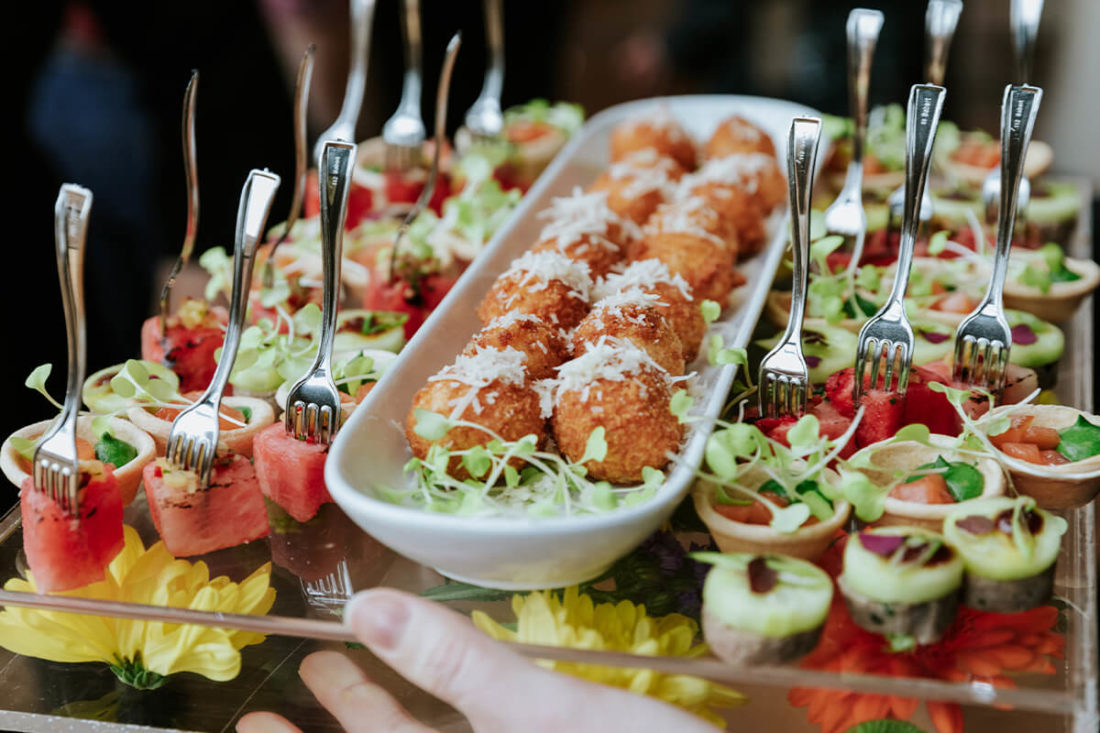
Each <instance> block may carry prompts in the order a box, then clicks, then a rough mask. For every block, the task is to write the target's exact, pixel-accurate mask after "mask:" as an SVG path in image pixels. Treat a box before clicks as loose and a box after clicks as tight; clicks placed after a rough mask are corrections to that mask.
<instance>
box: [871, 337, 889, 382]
mask: <svg viewBox="0 0 1100 733" xmlns="http://www.w3.org/2000/svg"><path fill="white" fill-rule="evenodd" d="M886 343H887V342H885V341H876V342H875V345H874V346H872V347H871V382H870V385H869V386H870V388H871V389H872V390H875V389H878V370H879V367H880V366H882V355H883V353H884V352H885V351H886Z"/></svg>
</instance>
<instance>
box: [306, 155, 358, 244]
mask: <svg viewBox="0 0 1100 733" xmlns="http://www.w3.org/2000/svg"><path fill="white" fill-rule="evenodd" d="M304 203H305V215H306V218H307V219H311V218H313V217H315V216H320V214H321V189H320V187H319V186H318V185H317V169H316V168H313V169H311V170H310V171H309V173H308V174H307V176H306V194H305V202H304ZM373 213H374V192H373V191H372V190H371V189H370V188H368V187H367V186H363V185H360V184H358V183H352V184H351V188H349V189H348V213H347V217H346V218H345V219H344V229H345V230H346V231H351V230H352V229H354V228H355V227H357V226H359V224H360V222H362V221H363V220H364V219H369V218H371V214H373Z"/></svg>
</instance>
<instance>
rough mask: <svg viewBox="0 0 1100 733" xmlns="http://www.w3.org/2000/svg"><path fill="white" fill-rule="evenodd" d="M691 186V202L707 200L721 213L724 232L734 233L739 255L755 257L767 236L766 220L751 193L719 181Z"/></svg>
mask: <svg viewBox="0 0 1100 733" xmlns="http://www.w3.org/2000/svg"><path fill="white" fill-rule="evenodd" d="M685 181H686V179H685ZM690 183H691V184H692V185H691V187H690V188H689V189H687V191H686V194H687V195H688V196H689V197H690V198H696V197H698V198H701V199H703V201H705V202H706V204H707V206H709V207H710V208H712V209H714V211H716V212H717V213H718V217H719V218H720V219H721V221H722V230H723V231H726V232H733V233H734V236H733V237H732V239H733V241H735V242H736V248H735V251H736V253H737V254H738V255H740V254H744V255H751V254H754V253H756V252H759V251H760V249H761V248H762V247H763V245H764V241H765V238H766V236H767V230H766V227H765V216H764V213H763V211H762V210H761V209H760V205H759V204H758V203H757V201H756V200H755V198H754V197H753V195H752V194H751V193H749V192H748V191H746V190H745V189H744V188H741V187H738V186H731V185H728V184H725V183H721V182H718V181H706V180H699V181H694V182H690ZM728 241H729V239H727V242H728Z"/></svg>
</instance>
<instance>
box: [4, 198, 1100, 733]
mask: <svg viewBox="0 0 1100 733" xmlns="http://www.w3.org/2000/svg"><path fill="white" fill-rule="evenodd" d="M1075 183H1077V184H1078V186H1079V189H1080V191H1081V195H1082V208H1081V218H1080V223H1079V226H1078V232H1077V236H1076V237H1075V238H1074V239H1073V241H1072V243H1071V246H1070V254H1071V255H1072V256H1076V257H1090V256H1091V252H1090V251H1089V250H1090V248H1089V242H1090V236H1089V233H1090V231H1091V226H1090V220H1089V208H1088V202H1089V200H1090V190H1089V187H1088V183H1087V182H1085V181H1075ZM1093 358H1094V352H1093V318H1092V309H1091V300H1090V301H1087V302H1086V303H1085V304H1084V305H1083V306H1082V307H1081V309H1080V310H1079V312H1078V313H1077V315H1076V316H1075V318H1074V319H1073V320H1072V321H1071V322H1070V323H1068V324H1066V350H1065V356H1064V358H1063V362H1062V364H1061V365H1060V367H1059V374H1058V385H1057V389H1056V391H1057V393H1058V395H1059V397H1060V398H1061V400H1062V401H1063V402H1064V403H1065V404H1069V405H1074V406H1078V407H1082V408H1087V409H1091V408H1092V406H1093V384H1092V360H1093ZM269 516H270V517H271V518H272V520H273V521H272V527H273V532H272V533H271V535H270V536H269V537H267V538H265V539H263V540H260V541H257V542H252V543H250V544H248V545H243V546H240V547H236V548H231V549H228V550H222V551H219V552H215V553H211V554H208V555H206V556H202V557H200V558H190V560H192V561H196V560H202V561H204V562H205V563H206V564H207V565H208V566H209V568H210V574H211V577H213V576H216V575H227V576H229V577H230V578H231V579H232V580H241V579H243V578H244V577H246V576H247V575H249V574H250V573H251V572H253V571H254V570H255V569H256V568H258V567H260V566H261V565H263V564H264V563H266V562H269V561H271V562H272V563H273V570H272V575H271V582H272V586H273V587H274V588H275V590H276V597H275V604H274V607H273V608H272V609H271V611H270V613H269V614H268V615H267V616H265V617H249V618H248V619H243V620H241V623H242V624H247V623H250V622H251V623H259V624H261V626H260V627H259V630H262V631H264V632H266V633H268V634H269V637H268V638H267V639H266V640H265V641H264V642H263V643H261V644H258V645H255V646H249V647H245V648H244V649H243V650H242V666H241V672H240V674H239V675H238V676H237V677H236V678H235V679H233V680H230V681H227V682H220V683H219V682H213V681H210V680H207V679H206V678H203V677H199V676H197V675H194V674H187V673H184V674H179V675H175V676H173V677H172V678H170V680H169V682H168V683H167V684H166V685H164V686H163V687H161V688H159V689H157V690H152V691H138V690H134V689H131V688H128V687H126V686H124V685H122V684H121V683H118V682H117V681H116V680H115V677H114V675H113V673H112V672H110V671H109V669H108V668H107V667H106V665H103V664H62V663H53V662H47V661H43V660H39V659H33V658H29V657H24V656H19V655H15V654H12V653H10V652H8V651H7V650H4V649H2V648H0V728H3V729H18V730H49V731H54V730H91V729H94V728H98V727H99V726H101V725H103V724H104V723H113V724H116V725H117V724H130V725H132V726H135V729H142V728H144V729H148V728H149V727H153V728H172V729H187V730H231V729H232V726H233V725H234V724H235V721H236V720H237V719H238V718H239V717H240V716H241V715H243V714H244V713H246V712H249V711H252V710H277V711H279V712H280V713H282V714H284V715H286V716H287V717H289V718H290V719H291V720H292V721H294V722H295V723H296V724H298V725H299V726H301V727H303V728H304V729H307V730H328V729H332V730H339V727H338V726H337V725H336V723H335V720H334V719H333V718H331V716H329V715H328V714H327V713H326V712H325V711H324V710H323V709H321V708H320V707H319V706H318V704H317V703H316V701H315V700H314V699H313V697H312V696H311V695H310V694H309V692H308V691H307V690H306V689H305V687H304V686H303V685H302V684H301V683H300V682H299V681H298V678H297V667H298V664H299V663H300V661H301V659H302V658H303V657H304V656H305V655H306V654H307V653H309V652H311V651H315V650H317V649H323V648H331V649H345V650H347V651H348V653H349V654H351V655H353V656H354V658H355V659H356V660H357V661H358V662H360V663H361V664H362V665H363V666H364V668H365V669H366V670H367V673H368V675H369V676H370V677H371V678H372V679H374V680H376V681H378V682H379V683H381V684H383V685H384V686H385V687H386V688H387V689H389V690H390V692H391V693H392V694H394V695H395V697H397V698H398V700H399V701H400V702H401V703H402V704H404V705H405V706H406V707H408V708H409V710H410V711H411V712H412V713H413V714H414V715H415V716H416V717H418V718H419V719H420V720H422V721H423V722H425V723H427V724H429V725H432V726H434V727H436V728H438V729H440V730H465V729H467V724H466V722H465V720H464V718H463V717H462V716H461V715H460V714H458V713H457V712H455V711H454V710H452V709H451V708H449V707H448V706H447V705H445V704H443V703H441V702H440V701H438V700H436V699H434V698H432V697H431V696H430V695H427V694H426V693H423V692H421V691H419V690H417V689H416V688H414V687H412V686H411V685H409V684H408V683H407V682H405V681H404V680H403V679H401V678H400V677H399V676H397V675H396V674H395V673H393V672H392V671H390V670H388V669H387V668H386V667H385V666H384V665H382V664H381V663H379V662H378V661H377V660H376V659H375V658H374V657H373V656H372V655H370V654H369V653H368V652H366V651H362V650H352V649H347V647H346V645H345V644H344V643H343V642H342V641H341V639H342V638H343V637H344V632H343V628H342V626H341V625H340V624H339V613H340V610H341V608H342V606H343V604H344V602H345V601H346V600H347V598H348V597H350V595H351V594H352V593H353V592H355V591H357V590H362V589H365V588H370V587H375V586H388V587H394V588H401V589H404V590H408V591H412V592H416V593H424V594H425V595H427V596H429V597H433V598H436V599H437V600H441V602H445V603H447V604H448V605H450V606H452V607H453V608H455V609H456V610H458V611H462V612H470V611H471V610H474V609H480V610H482V611H484V612H485V613H487V614H488V615H489V616H491V617H492V618H494V619H495V620H497V621H499V622H501V623H508V622H511V621H514V617H513V615H512V611H511V607H510V603H509V602H508V601H509V600H510V598H511V594H510V593H508V592H503V591H489V590H485V589H478V588H473V587H467V586H462V585H461V584H453V583H449V582H448V581H446V579H444V578H443V577H442V576H440V575H439V574H437V573H436V572H434V571H432V570H430V569H428V568H425V567H423V566H420V565H417V564H416V563H414V562H412V561H410V560H408V559H406V558H403V557H401V556H399V555H397V554H395V553H393V552H392V551H390V550H389V549H387V548H386V547H385V546H383V545H381V544H380V543H378V542H377V541H375V540H374V539H372V538H371V537H370V536H369V535H366V534H365V533H363V532H362V531H360V530H359V529H358V528H357V527H356V526H355V525H354V524H353V523H352V522H351V521H350V520H348V519H347V517H346V516H345V515H344V514H343V513H342V512H341V511H340V509H339V508H338V507H337V506H336V505H333V504H329V505H325V506H324V507H323V508H322V511H321V512H320V513H319V515H318V516H317V517H316V518H315V519H314V520H311V521H310V522H308V523H306V524H299V523H296V522H294V521H293V520H291V519H290V518H289V517H287V516H286V515H285V514H282V512H281V510H279V509H278V508H277V507H274V506H273V505H269ZM1064 516H1065V517H1066V519H1067V520H1068V523H1069V530H1068V532H1067V534H1066V536H1065V538H1064V541H1063V546H1062V553H1061V555H1060V557H1059V560H1058V568H1057V577H1056V583H1055V594H1056V600H1055V601H1054V603H1053V605H1054V607H1055V608H1056V609H1057V610H1056V614H1057V618H1056V621H1055V622H1054V623H1053V624H1052V625H1048V626H1049V628H1046V629H1044V631H1045V632H1046V633H1047V634H1048V635H1049V636H1052V637H1056V638H1060V639H1062V640H1064V653H1063V654H1062V656H1060V657H1059V656H1056V655H1055V656H1047V659H1048V661H1049V662H1050V663H1051V666H1050V667H1048V668H1047V669H1046V670H1045V671H1042V672H1022V673H1013V672H1006V673H1005V676H1006V678H1007V679H1008V680H1010V681H1011V684H1012V685H1014V686H1011V687H1009V686H1001V685H997V686H995V685H993V684H990V682H989V681H988V679H987V677H977V676H974V675H972V674H971V675H968V674H965V673H962V672H960V670H959V669H958V666H957V665H956V666H953V667H952V668H951V669H950V670H947V669H940V670H938V669H936V668H935V665H934V664H933V663H932V662H929V661H928V659H925V666H924V668H923V669H924V670H925V672H926V674H922V675H920V676H892V675H891V674H888V673H875V672H874V671H873V667H874V665H864V666H860V664H858V663H852V664H832V665H824V664H823V665H819V667H820V668H815V669H810V668H806V667H805V666H798V665H790V666H776V667H733V666H730V665H726V664H724V663H722V662H720V661H719V660H717V659H715V658H713V657H703V658H699V659H694V660H683V659H678V658H668V657H659V658H654V657H641V656H632V655H625V654H616V653H610V652H600V651H585V652H578V651H576V650H556V649H553V648H541V649H540V648H537V647H530V646H528V647H523V648H520V651H521V652H523V653H525V654H527V655H529V656H540V657H548V658H553V657H559V658H560V657H565V658H570V659H575V660H578V661H586V662H589V663H591V662H598V663H604V664H608V665H614V666H628V667H641V668H652V669H657V670H663V671H668V672H676V673H691V674H695V675H698V676H703V677H707V678H709V679H712V680H715V681H720V682H723V683H725V684H729V685H732V686H734V687H736V688H737V689H739V690H741V691H742V692H745V693H746V694H748V695H749V697H750V699H751V700H752V702H751V703H750V704H749V705H748V706H747V707H743V708H734V709H731V710H729V711H725V712H724V715H725V717H726V718H727V720H729V721H730V722H731V723H732V725H733V726H736V727H740V728H742V729H753V730H756V729H762V728H765V727H766V728H768V729H782V730H807V731H813V730H818V729H819V728H818V726H817V725H816V724H815V723H811V722H809V721H808V719H807V711H806V710H804V709H801V708H799V707H795V706H792V705H791V704H789V703H791V702H792V700H791V699H790V698H788V697H787V693H786V691H787V690H788V689H789V688H802V689H805V690H807V692H812V693H813V695H816V699H817V704H818V706H819V707H820V706H821V705H822V704H825V705H828V704H837V705H847V704H850V701H851V699H850V697H846V695H847V693H850V692H852V693H861V694H879V695H887V696H893V697H895V698H909V699H920V700H939V701H947V702H957V703H961V704H963V705H964V706H965V713H964V720H965V723H966V728H967V730H994V729H998V728H1001V729H1003V727H1004V725H1005V721H1006V718H1005V716H1006V715H1011V716H1012V718H1011V720H1012V725H1013V728H1016V727H1017V726H1028V727H1031V726H1033V725H1039V724H1042V725H1043V726H1044V729H1050V730H1053V729H1057V728H1061V729H1064V730H1067V731H1068V730H1072V731H1090V732H1091V731H1095V730H1097V642H1096V619H1097V616H1096V602H1097V601H1096V587H1097V586H1096V538H1095V533H1096V515H1095V508H1094V506H1093V505H1089V506H1087V507H1084V508H1082V509H1077V510H1071V511H1068V512H1066V513H1065V514H1064ZM125 522H126V523H127V524H129V525H130V526H132V527H134V528H135V529H136V530H137V531H138V532H139V534H140V535H141V537H142V539H143V541H144V542H145V543H146V545H147V546H148V545H149V544H152V543H153V542H155V541H156V540H157V534H156V531H155V529H154V528H153V526H152V522H151V520H150V518H149V515H148V510H147V507H146V506H145V504H144V497H143V495H142V496H139V498H138V499H137V500H136V501H135V502H134V504H132V505H131V506H130V507H129V508H128V509H127V511H126V516H125ZM674 526H675V527H678V528H679V531H677V533H676V539H677V540H679V542H680V544H681V545H684V546H686V545H687V544H688V543H700V542H704V541H706V539H707V537H706V536H705V534H701V533H699V532H698V531H693V528H691V527H690V526H688V525H682V524H678V523H676V522H675V521H674ZM657 544H659V543H657ZM647 545H649V543H647ZM21 548H22V534H21V529H20V514H19V508H18V506H17V507H15V508H14V509H12V510H11V511H9V512H8V513H7V514H6V515H5V516H4V517H3V518H2V519H0V580H5V581H6V580H7V579H8V578H11V577H13V576H17V575H22V574H23V572H24V570H25V566H24V559H23V556H22V550H21ZM655 556H656V555H655V553H654V548H653V547H648V549H647V546H643V548H641V549H640V550H638V551H636V552H635V553H633V554H632V555H631V556H628V558H626V559H624V560H623V561H620V563H619V564H617V565H616V568H615V577H614V579H605V580H604V581H602V582H600V583H597V584H595V585H594V586H592V587H591V588H589V592H590V593H591V594H592V595H593V597H594V598H595V599H596V600H618V599H622V598H629V599H631V600H635V601H640V602H645V603H647V605H648V606H649V607H650V609H651V611H653V612H654V613H656V612H658V611H657V610H656V609H662V610H660V612H661V613H667V612H670V611H680V612H685V613H689V614H690V613H691V612H692V611H693V610H696V611H697V609H692V608H687V607H682V606H681V605H679V604H677V603H676V602H670V599H669V598H668V597H667V595H668V594H664V596H665V597H658V596H662V592H663V591H664V590H666V589H667V588H666V585H664V584H663V583H666V582H667V583H671V582H672V581H671V580H668V579H663V578H659V579H658V581H657V582H656V583H651V584H650V585H649V586H648V587H646V586H645V585H644V583H643V582H642V578H643V575H644V572H643V571H644V570H645V569H646V568H647V567H648V568H649V569H652V567H653V565H652V560H653V558H654V557H655ZM647 561H650V562H651V564H650V565H649V566H646V564H645V563H646V562H647ZM631 585H632V586H633V587H629V588H628V586H631ZM668 587H670V586H668ZM647 594H648V595H647ZM18 595H19V594H17V593H13V592H5V594H4V596H3V598H2V599H0V600H4V601H5V602H7V603H13V604H19V603H22V602H33V603H34V604H37V605H44V606H49V607H53V608H56V609H59V610H60V609H62V608H63V607H64V605H65V603H66V602H67V599H65V598H64V597H57V596H39V595H35V594H22V595H23V596H27V597H25V598H23V599H20V598H19V597H18ZM88 604H89V607H90V608H91V609H92V610H95V611H96V612H97V613H101V614H102V615H111V614H112V613H119V612H120V609H118V608H112V607H111V605H110V604H106V603H103V602H97V601H89V602H88ZM688 605H690V603H689V604H688ZM146 608H151V609H153V612H154V613H156V608H155V607H146ZM122 613H125V609H122ZM191 613H192V614H196V615H195V616H193V618H195V619H201V621H202V622H203V623H205V624H208V625H214V626H233V625H234V620H233V619H231V618H227V617H225V616H220V615H217V614H213V613H204V612H191ZM1051 613H1052V614H1053V613H1054V611H1052V612H1051ZM168 615H169V612H167V611H165V612H164V616H165V620H171V619H169V618H167V616H168ZM986 616H992V614H986ZM988 621H990V620H989V619H987V622H988ZM988 625H989V626H990V627H992V628H996V627H998V626H999V622H998V620H997V619H993V620H992V622H991V623H989V624H988ZM834 631H835V632H836V634H840V633H841V631H840V629H839V628H834V627H833V626H829V627H827V631H826V634H825V636H824V639H823V644H828V643H833V644H835V645H837V646H838V647H844V646H845V645H847V643H848V641H847V640H846V639H845V638H841V637H838V636H836V635H834V636H830V634H832V633H833V632H834ZM1033 636H1034V634H1033ZM955 640H956V642H957V644H958V645H960V646H964V645H965V644H966V636H965V634H964V633H960V634H957V635H956V636H955ZM975 643H977V642H975ZM820 649H821V647H819V651H820ZM983 650H984V651H985V653H986V657H985V659H984V661H985V662H986V663H987V666H988V663H989V662H990V661H991V660H992V661H993V662H994V663H997V659H998V655H1004V654H1006V653H1007V652H1006V650H1004V649H992V651H990V650H989V649H987V648H986V647H982V648H980V649H979V648H975V649H973V650H969V651H970V652H972V657H974V656H976V657H977V658H976V659H975V661H973V662H972V663H971V666H972V667H973V668H974V670H975V671H976V672H977V673H979V674H984V675H988V674H989V672H990V671H991V670H989V669H986V668H983V667H981V666H980V664H979V662H981V661H982V658H981V655H980V654H978V652H981V651H983ZM955 652H956V655H957V656H959V655H961V654H964V653H967V652H968V650H966V649H962V650H961V651H960V650H958V649H956V650H955ZM578 655H580V656H578ZM933 656H934V655H933ZM960 658H961V656H960ZM864 661H866V660H864ZM826 666H828V667H830V668H829V669H826V668H825V667H826ZM1008 666H1011V665H1008ZM1005 668H1006V667H1005V665H1004V664H1002V665H1001V667H1000V669H998V670H992V671H997V672H1000V671H1002V670H1004V669H1005ZM838 670H842V671H838ZM948 672H950V674H948ZM784 703H788V704H784ZM1009 708H1011V709H1012V711H1013V712H1011V713H1006V712H1004V710H1006V709H1009ZM811 709H813V707H812V705H811ZM926 715H927V713H926V711H925V709H924V708H923V707H921V708H920V710H919V711H918V713H917V715H916V717H914V718H913V720H914V722H916V723H917V724H918V725H922V727H925V728H929V729H930V721H929V719H928V718H927V717H926ZM746 725H747V726H748V728H745V727H744V726H746Z"/></svg>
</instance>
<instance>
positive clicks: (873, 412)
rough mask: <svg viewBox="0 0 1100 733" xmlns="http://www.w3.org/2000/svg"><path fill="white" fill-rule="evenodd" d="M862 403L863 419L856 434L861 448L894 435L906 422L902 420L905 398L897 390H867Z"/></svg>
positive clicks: (857, 442)
mask: <svg viewBox="0 0 1100 733" xmlns="http://www.w3.org/2000/svg"><path fill="white" fill-rule="evenodd" d="M862 405H863V419H862V420H860V423H859V426H858V427H856V435H855V438H856V444H857V445H858V446H859V447H860V448H863V447H865V446H868V445H871V444H872V443H877V442H879V441H880V440H888V439H890V438H892V437H894V434H895V433H896V432H897V431H898V428H900V427H901V426H902V425H904V424H905V423H903V422H902V414H903V412H904V409H905V399H904V398H903V397H901V396H900V395H898V393H897V392H887V391H885V390H881V389H872V390H869V391H866V392H864V393H863V399H862Z"/></svg>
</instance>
